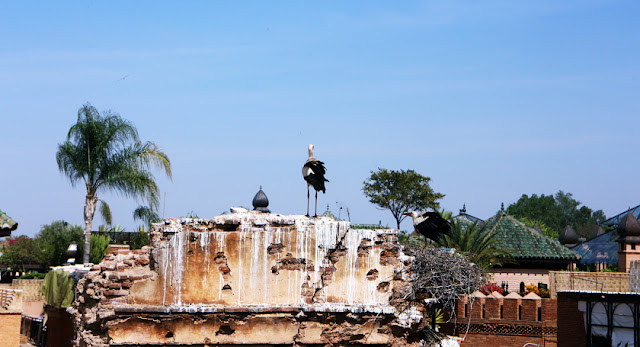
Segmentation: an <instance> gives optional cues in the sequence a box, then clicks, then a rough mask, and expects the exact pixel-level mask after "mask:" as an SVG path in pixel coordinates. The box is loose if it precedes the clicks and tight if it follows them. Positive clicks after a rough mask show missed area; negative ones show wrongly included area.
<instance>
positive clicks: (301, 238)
mask: <svg viewBox="0 0 640 347" xmlns="http://www.w3.org/2000/svg"><path fill="white" fill-rule="evenodd" d="M396 233H397V232H396V231H394V230H388V229H380V230H350V229H349V223H348V222H336V221H333V220H331V219H328V218H322V217H321V218H313V219H310V218H307V217H304V216H282V215H278V214H269V213H259V212H249V213H235V214H230V215H222V216H218V217H215V218H213V219H167V220H165V221H164V222H163V223H159V224H156V225H154V228H153V230H152V232H151V233H150V239H151V242H152V247H145V248H143V249H141V250H137V251H132V252H130V253H122V252H120V251H119V252H117V254H108V255H107V256H106V257H105V259H104V260H103V262H102V263H101V264H99V265H96V266H94V267H93V268H92V269H91V271H90V272H89V273H88V274H87V275H86V276H85V278H83V279H81V280H80V282H79V283H78V298H77V300H76V301H75V302H74V306H73V309H72V310H71V311H72V313H73V314H74V319H75V324H76V327H77V336H76V340H75V343H76V345H77V346H107V345H112V346H113V345H123V346H124V345H138V344H147V345H206V344H285V345H286V344H289V345H312V344H355V345H358V344H362V345H366V344H382V345H398V346H400V345H407V344H411V343H417V341H418V340H417V337H416V336H417V335H416V332H417V329H418V328H419V327H420V324H421V319H422V315H421V313H420V312H419V311H417V310H416V309H415V308H411V307H409V308H407V307H403V309H402V311H400V310H398V309H397V307H396V306H394V305H393V298H394V293H397V292H398V291H399V290H402V288H404V287H405V286H407V285H408V284H407V276H406V271H405V270H406V266H407V265H408V264H409V262H410V260H411V257H408V256H406V255H404V254H403V252H402V250H401V248H400V247H399V246H398V244H397V237H396ZM405 306H406V305H405Z"/></svg>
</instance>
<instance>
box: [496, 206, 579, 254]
mask: <svg viewBox="0 0 640 347" xmlns="http://www.w3.org/2000/svg"><path fill="white" fill-rule="evenodd" d="M484 224H485V225H486V227H488V228H490V229H492V230H494V231H496V232H497V234H496V239H497V240H498V244H499V247H500V248H502V249H508V250H511V251H512V256H513V258H514V259H515V260H516V261H521V260H544V261H548V260H562V261H577V260H578V259H580V256H579V255H577V254H576V253H575V252H573V251H571V250H569V249H568V248H566V247H564V246H563V245H561V244H560V242H558V241H556V240H553V239H551V238H549V237H547V236H546V235H544V234H542V233H540V232H538V231H536V230H535V229H533V228H530V227H528V226H526V225H525V224H524V223H522V222H520V221H519V220H517V219H515V218H514V217H512V216H509V215H508V214H506V213H505V212H504V211H500V212H498V214H496V215H495V216H493V217H491V218H490V219H489V220H487V221H486V222H485V223H484Z"/></svg>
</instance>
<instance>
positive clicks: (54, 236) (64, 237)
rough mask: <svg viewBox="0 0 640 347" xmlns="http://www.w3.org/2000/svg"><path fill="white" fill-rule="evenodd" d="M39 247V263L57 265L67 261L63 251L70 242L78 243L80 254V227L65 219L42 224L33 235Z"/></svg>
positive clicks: (80, 252)
mask: <svg viewBox="0 0 640 347" xmlns="http://www.w3.org/2000/svg"><path fill="white" fill-rule="evenodd" d="M35 240H36V242H37V243H38V246H39V248H40V251H41V252H40V255H39V257H40V263H41V264H43V265H46V266H59V265H62V264H64V263H66V262H67V257H66V255H65V253H66V252H67V248H68V247H69V245H70V244H71V242H74V241H75V242H76V243H77V244H78V256H77V257H79V256H80V254H82V250H83V248H82V247H83V246H82V227H81V226H79V225H69V223H67V222H65V221H61V220H60V221H55V222H53V223H51V224H47V225H43V226H42V229H40V231H39V232H38V234H37V235H36V237H35Z"/></svg>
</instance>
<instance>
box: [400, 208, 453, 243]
mask: <svg viewBox="0 0 640 347" xmlns="http://www.w3.org/2000/svg"><path fill="white" fill-rule="evenodd" d="M403 214H404V215H406V216H411V218H412V219H413V227H414V228H415V230H416V231H417V232H418V233H420V234H421V235H424V237H426V238H429V239H431V240H433V241H436V242H438V241H440V238H441V237H442V235H449V233H450V232H451V225H450V224H449V222H448V221H447V220H446V219H444V218H442V216H441V215H440V213H438V212H432V211H426V212H422V213H418V212H416V211H413V212H405V213H403Z"/></svg>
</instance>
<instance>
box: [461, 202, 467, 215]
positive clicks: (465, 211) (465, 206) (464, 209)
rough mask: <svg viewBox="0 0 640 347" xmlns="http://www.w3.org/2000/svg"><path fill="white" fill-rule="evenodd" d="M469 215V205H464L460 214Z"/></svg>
mask: <svg viewBox="0 0 640 347" xmlns="http://www.w3.org/2000/svg"><path fill="white" fill-rule="evenodd" d="M465 213H467V204H462V209H461V210H460V214H465Z"/></svg>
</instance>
